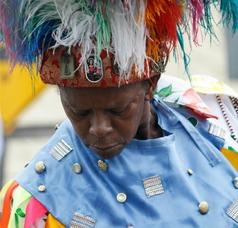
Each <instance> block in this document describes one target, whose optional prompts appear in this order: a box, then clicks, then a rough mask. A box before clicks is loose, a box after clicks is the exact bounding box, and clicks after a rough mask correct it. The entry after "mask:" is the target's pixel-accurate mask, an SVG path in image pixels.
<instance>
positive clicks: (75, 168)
mask: <svg viewBox="0 0 238 228" xmlns="http://www.w3.org/2000/svg"><path fill="white" fill-rule="evenodd" d="M73 171H74V172H75V173H77V174H79V173H81V172H82V167H81V165H80V164H79V163H74V164H73Z"/></svg>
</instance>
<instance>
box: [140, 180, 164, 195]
mask: <svg viewBox="0 0 238 228" xmlns="http://www.w3.org/2000/svg"><path fill="white" fill-rule="evenodd" d="M143 184H144V189H145V194H146V196H147V197H152V196H155V195H160V194H162V193H164V187H163V185H162V182H161V178H160V177H159V176H153V177H148V178H146V179H144V180H143Z"/></svg>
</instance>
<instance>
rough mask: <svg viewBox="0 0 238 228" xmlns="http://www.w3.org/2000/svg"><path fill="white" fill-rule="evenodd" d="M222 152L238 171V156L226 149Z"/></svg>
mask: <svg viewBox="0 0 238 228" xmlns="http://www.w3.org/2000/svg"><path fill="white" fill-rule="evenodd" d="M221 152H222V153H223V155H224V156H225V157H226V158H227V159H228V160H229V161H230V163H231V164H232V165H233V167H234V168H235V169H236V170H238V154H237V153H236V152H234V151H231V150H229V149H226V148H222V149H221Z"/></svg>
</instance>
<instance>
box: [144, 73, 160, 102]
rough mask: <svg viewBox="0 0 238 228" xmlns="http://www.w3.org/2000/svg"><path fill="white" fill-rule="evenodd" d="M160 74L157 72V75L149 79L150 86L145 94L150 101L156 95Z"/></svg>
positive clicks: (148, 84)
mask: <svg viewBox="0 0 238 228" xmlns="http://www.w3.org/2000/svg"><path fill="white" fill-rule="evenodd" d="M160 76H161V74H156V75H155V76H153V77H152V78H150V79H148V80H147V86H148V87H147V90H146V95H145V98H146V100H149V101H150V100H152V98H153V96H154V91H155V89H156V86H157V83H158V81H159V79H160Z"/></svg>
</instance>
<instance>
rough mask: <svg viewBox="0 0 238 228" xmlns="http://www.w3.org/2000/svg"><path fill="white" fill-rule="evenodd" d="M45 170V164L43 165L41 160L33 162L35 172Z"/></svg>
mask: <svg viewBox="0 0 238 228" xmlns="http://www.w3.org/2000/svg"><path fill="white" fill-rule="evenodd" d="M45 170H46V166H45V163H44V162H43V161H38V162H37V163H36V164H35V171H36V172H37V173H43V172H45Z"/></svg>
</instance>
